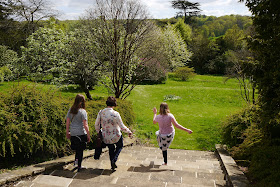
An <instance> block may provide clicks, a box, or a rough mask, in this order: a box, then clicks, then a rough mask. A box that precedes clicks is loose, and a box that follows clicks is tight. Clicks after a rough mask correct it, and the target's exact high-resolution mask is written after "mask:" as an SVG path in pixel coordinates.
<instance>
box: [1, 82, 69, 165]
mask: <svg viewBox="0 0 280 187" xmlns="http://www.w3.org/2000/svg"><path fill="white" fill-rule="evenodd" d="M68 105H69V102H68V101H66V100H63V99H62V98H61V97H59V96H56V94H55V92H54V91H51V90H48V91H47V92H44V91H40V89H38V88H37V87H36V86H33V87H31V86H17V87H14V88H12V89H10V90H9V91H8V92H7V93H5V94H1V97H0V132H1V134H0V157H1V159H0V160H1V161H3V158H5V159H4V160H5V161H6V162H8V161H9V162H14V161H17V159H19V160H26V159H27V158H30V157H33V156H34V155H37V156H38V154H39V155H40V156H47V155H48V156H52V155H53V156H58V155H61V154H62V155H63V154H64V153H66V152H67V147H68V146H67V145H68V144H69V142H68V141H67V140H66V138H65V115H66V114H65V111H67V108H68V107H67V106H68Z"/></svg>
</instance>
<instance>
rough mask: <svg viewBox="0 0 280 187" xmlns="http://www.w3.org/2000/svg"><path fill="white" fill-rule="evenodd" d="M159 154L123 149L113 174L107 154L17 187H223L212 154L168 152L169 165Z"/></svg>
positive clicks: (151, 149)
mask: <svg viewBox="0 0 280 187" xmlns="http://www.w3.org/2000/svg"><path fill="white" fill-rule="evenodd" d="M162 162H163V158H162V152H161V150H160V149H159V148H155V147H142V146H131V147H125V148H124V149H123V150H122V152H121V154H120V156H119V160H118V161H117V166H118V168H117V169H116V171H112V170H111V169H110V168H111V165H110V160H109V155H108V152H106V153H103V154H102V155H101V158H100V160H94V159H93V158H92V157H89V158H87V159H84V161H83V163H82V165H83V166H85V168H84V169H82V170H81V172H77V170H76V168H75V167H74V166H73V164H68V165H65V166H64V167H63V168H61V169H57V170H55V171H53V172H51V173H49V174H48V175H47V174H43V175H39V176H37V177H36V178H35V179H33V180H32V181H21V182H20V183H18V185H17V186H19V187H23V186H39V187H52V186H53V187H55V186H61V187H62V186H67V187H68V186H71V187H74V186H78V187H82V186H92V185H94V186H105V187H106V186H115V187H116V186H145V187H146V186H153V187H157V186H162V187H166V186H187V187H198V186H199V187H203V186H205V187H206V186H212V187H216V186H226V181H225V180H224V178H225V176H224V173H223V171H222V169H221V167H220V163H219V161H218V159H217V157H216V156H215V154H214V153H213V152H205V151H190V150H177V149H169V150H168V165H167V166H164V165H162Z"/></svg>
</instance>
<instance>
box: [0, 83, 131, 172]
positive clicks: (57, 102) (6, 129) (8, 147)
mask: <svg viewBox="0 0 280 187" xmlns="http://www.w3.org/2000/svg"><path fill="white" fill-rule="evenodd" d="M73 102H74V97H73V98H71V100H69V99H65V98H62V97H61V96H59V95H58V94H57V93H56V92H55V91H54V90H47V91H44V90H43V89H42V87H38V86H16V87H13V88H11V89H9V90H7V92H6V93H3V94H2V93H1V95H0V132H1V134H0V168H5V167H11V166H12V165H22V164H30V163H34V162H41V161H43V160H49V159H50V158H55V157H58V156H64V155H67V154H70V153H72V151H71V149H70V146H69V145H70V141H69V140H67V139H66V136H65V116H66V114H67V112H68V110H69V108H70V107H71V106H72V104H73ZM105 103H106V99H105V98H96V100H92V101H87V102H86V110H87V113H88V124H89V128H90V133H91V137H92V141H91V143H90V144H89V146H88V148H90V149H92V148H93V147H94V144H95V141H94V137H95V136H94V135H95V134H96V133H95V127H94V124H95V119H96V116H97V114H98V112H99V110H101V109H103V108H105V107H106V104H105ZM116 110H117V111H118V112H119V113H120V115H121V117H122V120H123V122H124V124H125V125H127V126H128V127H131V126H132V125H133V124H134V120H135V114H134V113H133V110H132V106H131V104H130V102H128V101H123V100H118V106H117V107H116ZM38 158H39V159H38Z"/></svg>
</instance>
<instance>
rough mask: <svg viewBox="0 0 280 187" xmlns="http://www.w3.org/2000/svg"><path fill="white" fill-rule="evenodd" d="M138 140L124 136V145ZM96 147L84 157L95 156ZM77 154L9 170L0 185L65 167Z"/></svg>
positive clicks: (4, 174)
mask: <svg viewBox="0 0 280 187" xmlns="http://www.w3.org/2000/svg"><path fill="white" fill-rule="evenodd" d="M135 142H136V139H135V138H133V139H130V138H124V147H127V146H132V145H133V144H134V143H135ZM107 151H108V148H104V149H103V150H102V153H105V152H107ZM93 155H94V149H93V150H85V151H84V156H83V158H89V157H93ZM74 157H75V155H69V156H65V157H61V158H58V159H55V160H50V161H46V162H42V163H39V164H34V165H30V166H26V167H23V168H20V169H16V170H12V171H7V172H4V173H1V174H0V186H2V185H5V184H8V183H12V182H16V181H18V180H20V179H23V178H27V177H31V176H35V175H39V174H42V173H44V172H45V171H47V170H51V169H54V168H58V167H63V166H64V165H67V164H70V163H73V162H74Z"/></svg>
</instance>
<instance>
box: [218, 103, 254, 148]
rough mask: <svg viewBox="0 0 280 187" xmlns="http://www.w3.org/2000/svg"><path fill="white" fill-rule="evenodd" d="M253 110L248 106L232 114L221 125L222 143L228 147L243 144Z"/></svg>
mask: <svg viewBox="0 0 280 187" xmlns="http://www.w3.org/2000/svg"><path fill="white" fill-rule="evenodd" d="M254 111H255V108H254V107H253V106H250V107H248V108H245V109H243V110H242V111H240V112H238V113H236V114H233V115H231V116H229V117H228V118H227V120H226V121H225V122H223V124H222V142H223V143H224V144H226V145H228V146H229V147H233V146H237V145H239V144H241V143H243V141H244V139H245V136H244V133H245V130H246V129H247V128H248V127H249V126H250V125H251V123H252V120H253V119H252V118H253V115H254Z"/></svg>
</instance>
